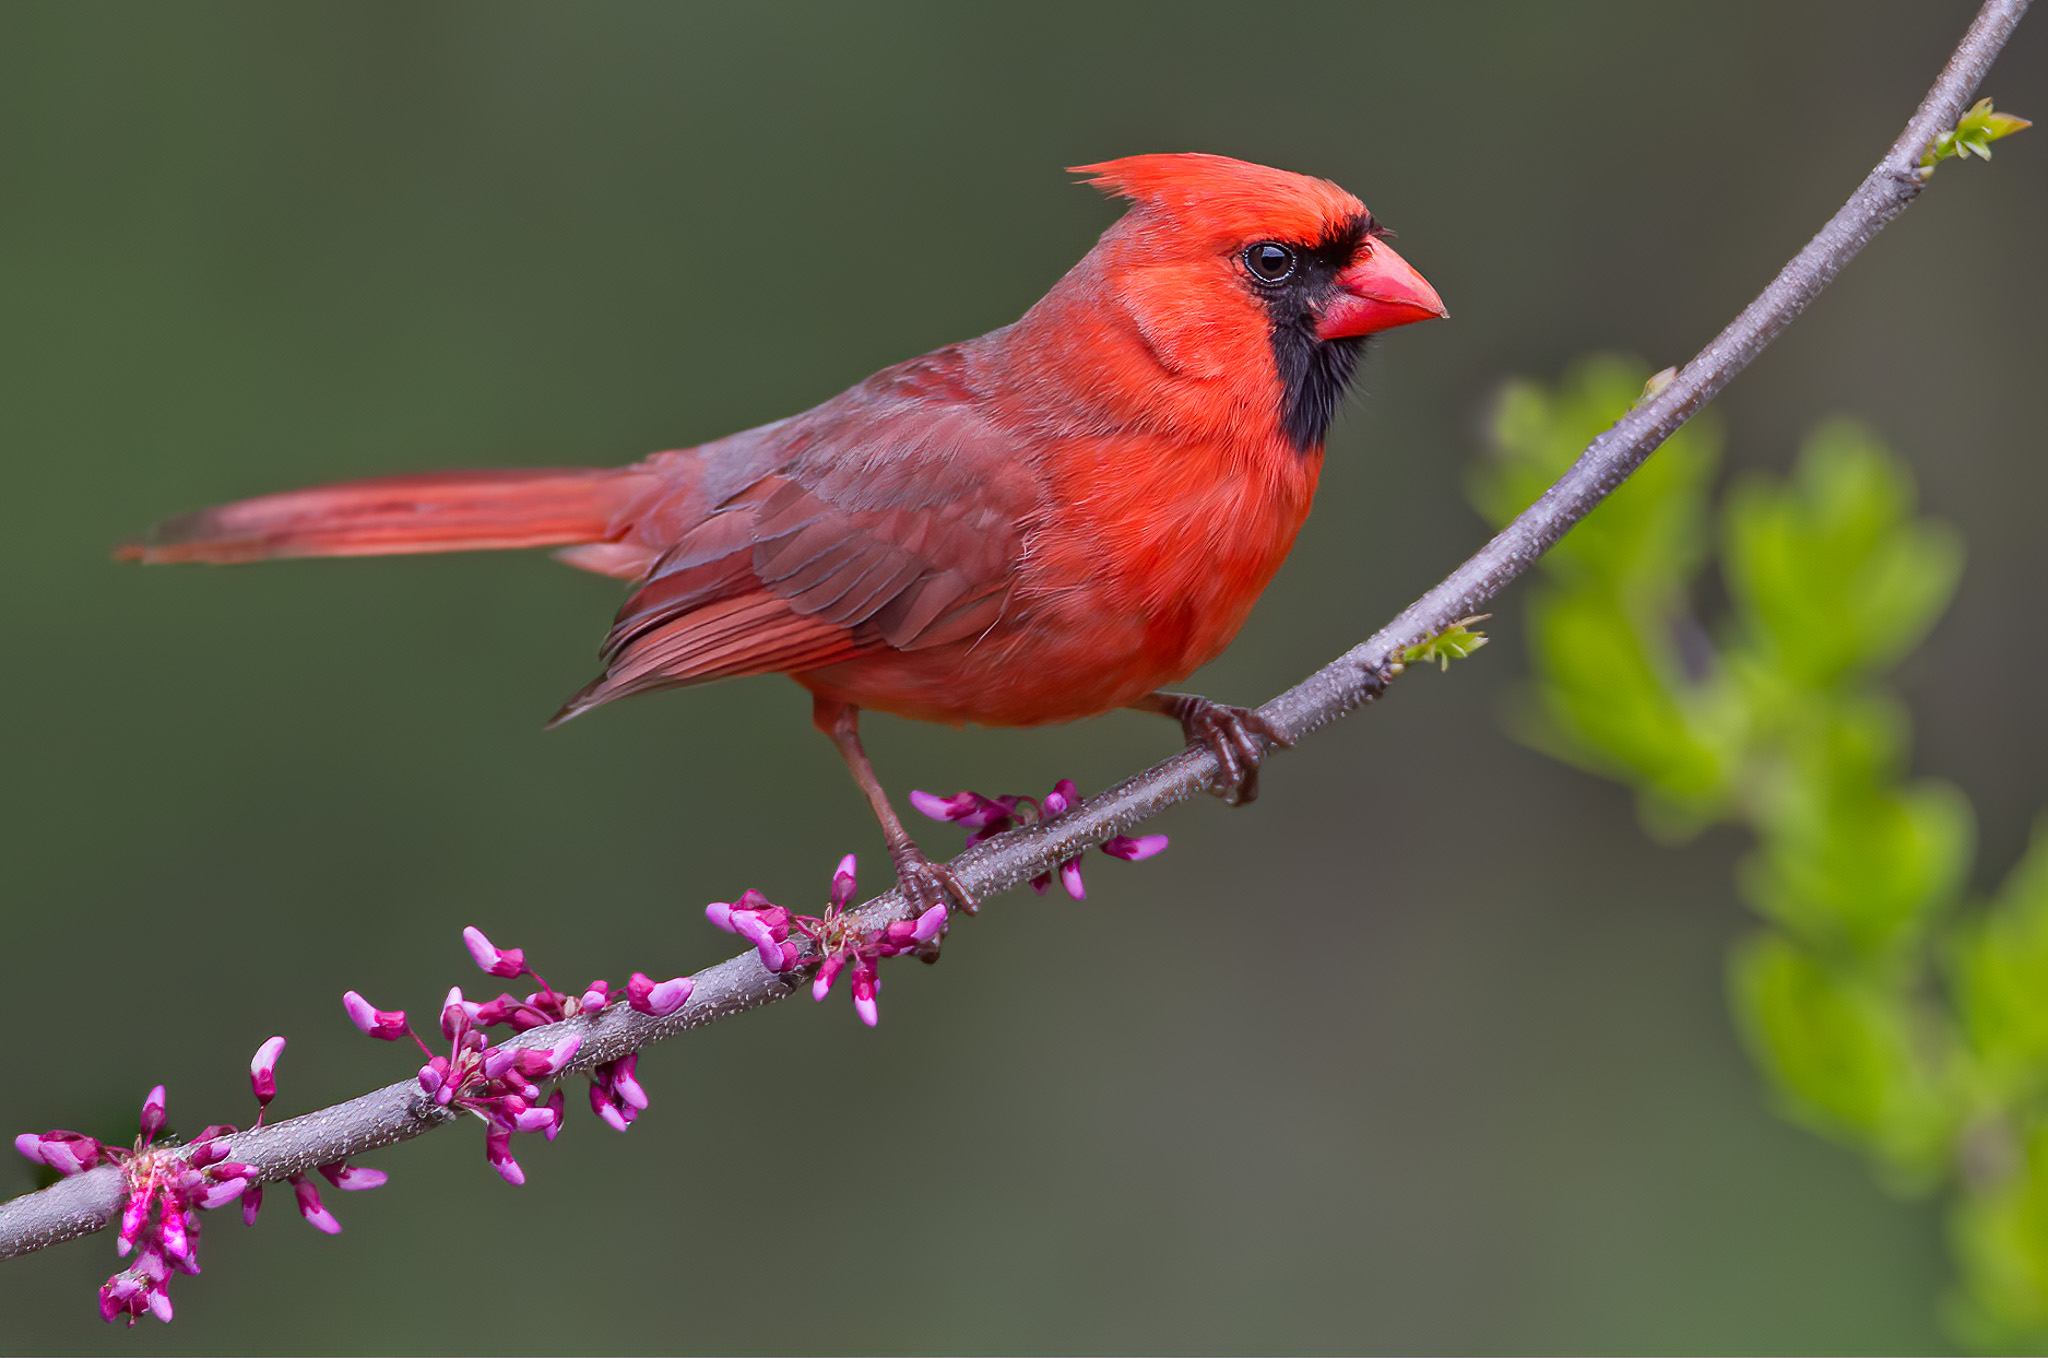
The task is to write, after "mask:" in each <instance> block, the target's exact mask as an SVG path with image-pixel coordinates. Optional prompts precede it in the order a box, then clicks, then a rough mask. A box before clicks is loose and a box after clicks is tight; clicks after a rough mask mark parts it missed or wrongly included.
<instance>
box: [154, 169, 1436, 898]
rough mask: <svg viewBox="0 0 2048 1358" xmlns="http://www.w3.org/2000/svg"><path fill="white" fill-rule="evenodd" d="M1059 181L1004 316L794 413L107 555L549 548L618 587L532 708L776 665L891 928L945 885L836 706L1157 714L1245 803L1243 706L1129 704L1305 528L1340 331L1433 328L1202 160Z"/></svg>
mask: <svg viewBox="0 0 2048 1358" xmlns="http://www.w3.org/2000/svg"><path fill="white" fill-rule="evenodd" d="M1073 172H1074V173H1079V174H1085V175H1087V176H1089V178H1088V180H1087V182H1088V183H1090V184H1092V185H1094V186H1096V187H1097V188H1100V189H1102V190H1104V191H1105V192H1107V193H1110V194H1113V195H1118V196H1121V197H1123V198H1126V199H1128V200H1130V202H1131V204H1132V206H1131V208H1130V210H1129V211H1128V212H1126V213H1125V214H1124V216H1123V217H1122V218H1121V219H1120V220H1118V221H1117V222H1116V223H1114V224H1113V225H1112V226H1111V227H1110V228H1109V229H1108V230H1107V231H1105V232H1104V233H1103V235H1102V239H1101V240H1100V241H1098V242H1097V243H1096V245H1095V248H1094V249H1092V250H1090V251H1089V252H1088V253H1087V255H1086V256H1084V257H1083V258H1082V260H1081V262H1080V263H1078V264H1076V265H1075V266H1074V267H1073V268H1072V269H1071V270H1069V271H1068V273H1067V275H1066V276H1065V277H1064V278H1062V279H1060V281H1059V282H1058V283H1056V284H1054V285H1053V288H1052V291H1050V292H1048V293H1047V294H1046V295H1045V296H1044V297H1043V298H1042V299H1040V301H1039V302H1038V304H1037V305H1035V306H1033V307H1032V308H1031V309H1030V310H1029V311H1027V312H1026V313H1025V314H1024V316H1023V318H1022V319H1021V320H1018V321H1016V322H1015V323H1014V324H1011V325H1006V326H1004V327H1002V328H1001V329H999V330H994V331H991V332H989V333H988V334H986V335H983V336H981V337H980V338H979V339H971V340H967V341H965V342H964V343H960V344H952V345H948V346H946V347H945V348H943V349H938V350H934V351H933V352H932V353H929V354H926V355H925V356H923V357H922V358H914V359H911V360H909V361H908V362H905V363H899V364H897V365H896V366H894V367H891V368H884V369H883V370H882V371H881V372H878V373H876V374H875V375H874V376H872V377H870V378H868V379H867V380H865V381H863V382H861V383H859V384H858V385H856V386H854V387H852V388H850V389H849V390H847V391H845V392H842V393H841V394H839V395H838V396H835V397H833V398H832V399H831V400H829V401H826V402H825V403H824V404H823V405H820V406H817V407H815V408H813V409H811V410H807V411H805V412H803V413H802V414H800V415H793V416H790V417H789V418H787V419H783V420H778V421H777V422H775V423H773V424H768V425H763V426H761V427H760V428H757V429H749V430H746V431H744V432H742V433H738V434H734V435H731V436H730V437H728V438H723V439H719V440H718V441H716V442H713V443H705V444H700V445H698V446H697V447H694V448H682V449H677V450H675V451H672V452H664V453H656V454H654V455H653V456H652V457H649V458H647V459H645V460H644V461H641V462H636V463H634V464H632V465H631V466H627V467H621V468H617V469H613V470H601V469H584V468H545V469H525V470H507V471H457V472H445V473H440V474H428V475H420V476H394V477H383V478H378V479H375V480H368V481H352V482H347V483H344V484H340V485H331V486H320V487H316V488H314V489H311V490H300V491H290V492H286V493H284V494H279V495H266V496H263V497H261V498H258V499H253V500H242V501H239V502H237V503H234V504H229V505H222V506H220V507H219V508H215V509H208V510H202V511H200V512H199V513H196V514H188V515H185V516H183V517H181V518H176V519H172V520H169V521H167V522H165V523H163V524H161V525H159V526H158V527H157V528H156V529H155V530H154V531H153V532H152V533H151V534H150V536H149V539H148V540H147V541H146V542H144V543H140V544H131V545H129V546H126V547H124V548H122V549H121V552H120V555H121V556H123V557H124V558H128V559H134V560H141V561H148V562H169V561H212V562H235V561H254V560H259V559H263V558H268V557H292V556H365V555H371V556H374V555H385V554H395V553H402V552H452V551H470V550H482V549H486V548H511V547H556V548H558V549H559V550H558V551H557V552H556V556H558V557H559V558H561V559H562V560H563V561H565V562H567V563H568V564H570V565H572V566H578V567H581V568H583V569H584V570H590V571H596V572H598V573H600V574H604V575H612V576H617V577H619V578H621V579H627V580H633V581H636V582H637V588H636V589H635V590H634V592H633V594H632V596H631V597H630V598H628V599H627V600H626V603H625V606H624V607H623V608H621V609H620V610H619V614H618V617H617V619H616V620H615V621H614V622H613V624H612V629H611V633H610V635H609V636H607V637H606V638H605V643H604V649H603V652H602V658H603V661H604V665H605V670H604V673H603V675H602V676H600V677H599V678H598V679H596V680H595V681H594V682H592V683H591V684H590V685H589V686H587V687H586V688H584V689H583V690H582V691H581V692H580V693H578V694H576V695H575V696H574V697H573V698H571V699H570V700H569V701H568V702H567V703H566V704H565V705H564V706H563V707H562V709H561V711H560V712H558V713H557V714H556V716H555V719H554V720H555V721H557V722H559V721H563V720H566V719H568V718H570V717H573V716H576V715H578V714H580V713H583V712H587V711H589V710H590V709H591V708H593V707H596V706H597V705H599V704H600V703H606V702H609V701H611V700H612V699H614V698H622V697H625V696H626V695H628V694H633V693H644V692H647V691H649V690H652V689H660V688H675V687H678V686H681V685H685V684H696V683H702V682H704V681H706V680H710V679H722V678H725V677H727V676H730V675H740V674H764V673H778V672H779V673H783V674H788V675H790V676H791V677H792V678H794V679H795V680H796V681H797V682H798V683H800V684H802V685H803V686H804V687H805V688H807V689H809V690H810V691H811V693H812V695H813V698H814V720H815V721H816V723H817V725H818V728H819V729H820V730H822V731H823V732H825V733H826V734H827V735H829V736H831V737H832V739H833V741H834V742H835V743H836V744H837V745H838V747H839V750H840V753H841V754H842V755H844V756H845V758H846V762H847V765H848V766H849V767H850V768H851V770H852V772H853V776H854V779H855V781H857V782H858V783H859V784H860V787H861V790H862V791H863V792H865V793H866V794H867V798H868V801H869V803H870V805H872V806H873V808H874V813H875V816H876V817H877V819H879V820H880V822H881V826H882V833H883V836H884V838H885V839H886V840H887V841H888V846H889V853H890V857H891V858H892V859H893V860H894V862H895V866H896V872H897V877H898V880H899V882H900V883H901V885H902V886H903V888H904V890H905V891H906V893H907V894H909V896H910V897H911V899H912V900H913V902H915V903H916V904H917V906H918V908H919V909H921V910H922V909H926V908H929V906H931V905H932V904H936V903H939V902H941V901H943V900H945V899H946V898H947V897H951V898H952V900H953V902H954V903H957V904H959V905H961V906H964V907H966V908H969V909H971V908H972V907H973V904H974V903H973V902H972V901H971V900H970V899H968V897H967V894H966V893H965V892H964V891H963V890H962V888H961V886H960V884H959V882H958V881H956V880H955V879H954V878H953V876H952V874H950V873H949V872H947V871H946V870H945V869H944V868H942V867H940V866H938V865H935V864H933V863H932V862H930V861H929V860H928V859H927V858H926V857H925V856H924V855H923V854H922V853H921V852H920V851H919V850H918V848H917V845H916V844H915V842H913V841H912V839H911V838H910V836H909V835H908V834H907V833H905V831H904V829H903V825H902V822H900V821H899V820H898V819H897V817H896V814H895V812H894V811H893V810H892V809H891V807H890V805H889V799H888V795H887V794H886V793H885V792H884V791H883V789H882V785H881V783H880V782H879V781H878V780H877V779H876V777H875V773H874V770H873V768H872V766H870V764H869V763H868V760H867V756H866V754H865V753H864V752H863V750H862V749H861V743H860V736H859V732H858V720H859V714H860V710H861V709H862V708H864V707H866V708H876V709H879V710H881V711H884V712H893V713H897V714H899V715H901V716H905V717H914V718H917V719H919V720H923V721H942V722H950V723H952V724H953V725H956V726H957V725H960V724H962V723H965V722H979V723H982V724H985V725H992V726H1029V725H1035V724H1038V723H1042V722H1064V721H1072V720H1074V719H1075V718H1078V717H1087V716H1093V715H1095V714H1097V713H1101V712H1107V711H1109V710H1110V709H1112V708H1117V707H1134V708H1141V709H1144V710H1146V711H1152V712H1160V713H1164V714H1166V715H1169V716H1172V717H1174V718H1176V719H1177V720H1178V721H1179V722H1180V724H1181V727H1182V731H1183V733H1184V734H1185V736H1186V737H1187V739H1188V740H1189V742H1190V743H1191V744H1192V743H1200V744H1203V745H1206V746H1208V747H1209V748H1211V749H1213V750H1214V751H1215V752H1216V755H1217V758H1218V761H1219V764H1220V767H1221V773H1220V775H1219V782H1218V788H1217V790H1218V791H1220V792H1223V793H1224V794H1225V795H1226V796H1229V797H1230V798H1231V799H1232V800H1238V801H1246V800H1250V798H1251V797H1252V796H1254V795H1256V792H1257V782H1256V779H1257V774H1258V762H1259V759H1260V757H1261V755H1262V754H1263V752H1264V749H1265V744H1266V742H1275V743H1284V742H1283V739H1282V733H1280V732H1278V731H1276V730H1273V729H1271V727H1270V726H1269V725H1268V724H1267V723H1265V722H1263V721H1261V720H1260V719H1259V718H1258V716H1257V715H1256V714H1255V713H1253V712H1250V711H1248V710H1246V709H1243V708H1238V707H1231V706H1227V705H1225V704H1221V703H1212V702H1210V701H1209V700H1207V699H1204V698H1199V697H1194V696H1192V695H1185V694H1176V693H1169V692H1165V691H1163V689H1162V687H1161V686H1162V685H1165V684H1170V683H1173V682H1174V681H1176V680H1179V679H1182V678H1184V677H1186V676H1187V675H1188V674H1189V673H1191V672H1192V671H1194V670H1195V669H1196V668H1197V667H1198V666H1200V665H1202V664H1203V663H1204V662H1206V661H1208V660H1209V659H1211V658H1212V657H1214V656H1216V655H1217V654H1219V653H1220V652H1221V651H1222V650H1223V648H1224V647H1225V646H1227V645H1228V644H1229V643H1230V641H1231V639H1232V638H1233V637H1234V636H1236V634H1237V630H1238V628H1239V626H1240V625H1242V624H1243V622H1244V620H1245V615H1246V614H1247V613H1248V612H1249V611H1250V609H1251V606H1252V603H1253V601H1254V600H1256V599H1257V598H1258V596H1259V594H1260V592H1261V591H1262V590H1264V589H1265V587H1266V583H1267V581H1269V580H1271V579H1272V578H1273V572H1274V571H1275V570H1277V569H1278V568H1279V566H1280V563H1281V561H1282V559H1283V558H1285V557H1286V555H1287V552H1288V549H1289V548H1290V547H1292V546H1293V544H1294V537H1295V534H1296V532H1297V531H1298V530H1299V529H1300V528H1301V525H1302V521H1303V520H1304V519H1305V518H1306V517H1307V515H1308V510H1309V501H1310V498H1311V497H1312V496H1313V495H1314V493H1315V488H1316V478H1317V474H1318V473H1319V472H1320V470H1321V467H1322V460H1323V435H1324V432H1325V430H1326V429H1327V428H1328V427H1329V424H1330V420H1331V418H1332V417H1333V416H1334V415H1335V413H1336V411H1337V408H1338V405H1339V404H1340V403H1341V401H1342V400H1343V397H1344V393H1345V390H1346V388H1347V387H1348V385H1349V384H1350V382H1351V378H1352V374H1353V371H1354V369H1355V367H1356V365H1357V362H1358V358H1359V353H1360V350H1361V348H1362V347H1363V343H1364V338H1365V337H1366V336H1367V335H1370V334H1373V333H1374V332H1376V331H1381V330H1386V329H1389V328H1391V327H1393V326H1397V325H1406V324H1407V323H1409V322H1410V321H1420V320H1427V319H1429V318H1431V317H1437V316H1443V315H1446V314H1447V313H1446V312H1445V310H1444V306H1443V303H1442V302H1441V301H1440V300H1439V299H1438V297H1437V295H1436V292H1435V290H1434V289H1432V288H1431V287H1430V285H1429V284H1428V283H1427V282H1425V281H1424V280H1423V278H1422V276H1421V275H1420V274H1418V273H1417V272H1416V271H1415V270H1414V269H1413V268H1411V267H1410V266H1409V264H1408V263H1407V261H1405V260H1403V259H1402V258H1401V256H1399V255H1398V254H1396V253H1394V251H1393V249H1392V248H1390V247H1389V246H1388V245H1387V243H1386V241H1385V239H1384V235H1385V233H1384V231H1383V229H1382V228H1381V227H1380V226H1379V225H1378V223H1376V222H1375V221H1374V219H1373V217H1372V214H1371V213H1369V212H1367V211H1366V209H1365V205H1364V204H1363V203H1361V202H1359V201H1358V199H1356V198H1354V197H1352V196H1351V195H1350V194H1349V193H1346V192H1345V191H1344V190H1343V189H1341V188H1339V187H1337V186H1336V185H1335V184H1332V183H1330V182H1329V181H1327V180H1323V179H1313V178H1309V177H1307V176H1304V175H1298V174H1291V173H1288V172H1287V171H1284V170H1275V169H1270V168H1268V167H1266V166H1263V165H1252V164H1247V163H1245V162H1243V161H1238V160H1230V159H1227V158H1225V157H1222V156H1213V155H1193V154H1190V155H1144V156H1130V157H1126V158H1124V159H1121V160H1111V161H1105V162H1103V163H1101V164H1099V165H1087V166H1081V167H1078V168H1077V169H1076V170H1075V171H1073Z"/></svg>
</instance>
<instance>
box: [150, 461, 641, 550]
mask: <svg viewBox="0 0 2048 1358" xmlns="http://www.w3.org/2000/svg"><path fill="white" fill-rule="evenodd" d="M645 476H646V473H643V472H635V471H633V470H631V469H620V470H616V471H613V470H601V469H597V468H583V467H546V468H531V469H522V470H514V471H461V472H436V473H429V474H427V475H421V476H386V477H378V478H376V479H373V480H368V481H348V482H343V483H341V484H339V485H331V486H315V487H313V488H311V489H309V490H295V491H286V492H284V493H282V494H278V495H264V496H259V497H257V498H256V499H253V500H238V501H236V502H235V503H233V504H226V505H218V506H216V507H214V508H212V509H202V510H200V511H199V512H198V513H196V514H186V515H182V516H180V517H179V518H175V519H168V520H166V521H164V522H163V523H160V524H158V525H157V526H156V527H155V528H154V529H153V530H151V532H150V534H149V536H148V538H147V539H146V540H144V541H142V542H131V543H127V544H125V545H123V546H122V547H121V548H120V549H119V550H118V551H117V552H116V553H115V555H116V556H117V557H118V558H119V559H121V560H125V561H143V562H151V563H157V562H174V561H208V562H218V563H227V562H236V561H261V560H264V559H266V558H270V557H288V556H393V555H399V554H403V553H411V552H466V551H484V550H488V549H492V548H514V547H563V546H575V545H579V544H585V543H598V542H604V541H607V540H608V539H610V538H612V537H613V536H614V535H615V529H614V526H613V520H614V518H615V517H617V515H618V513H619V511H620V510H621V509H622V508H623V507H624V506H625V505H626V504H627V503H628V502H629V501H630V500H631V499H632V498H633V496H634V495H635V493H636V492H637V491H638V490H639V489H641V483H642V481H643V480H644V478H645ZM621 527H623V525H621Z"/></svg>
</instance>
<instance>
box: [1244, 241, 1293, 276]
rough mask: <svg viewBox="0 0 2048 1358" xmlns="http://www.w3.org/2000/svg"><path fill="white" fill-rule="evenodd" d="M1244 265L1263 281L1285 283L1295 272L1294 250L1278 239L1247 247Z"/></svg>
mask: <svg viewBox="0 0 2048 1358" xmlns="http://www.w3.org/2000/svg"><path fill="white" fill-rule="evenodd" d="M1244 266H1245V267H1246V268H1247V269H1250V270H1251V271H1252V277H1254V278H1256V279H1258V280H1259V281H1260V282H1261V283H1285V282H1286V281H1287V280H1288V278H1290V277H1291V276H1292V275H1293V273H1294V251H1292V250H1290V249H1288V248H1287V247H1286V246H1284V245H1282V244H1281V243H1280V242H1278V241H1272V240H1262V241H1260V242H1259V243H1258V244H1257V245H1251V246H1247V247H1245V252H1244Z"/></svg>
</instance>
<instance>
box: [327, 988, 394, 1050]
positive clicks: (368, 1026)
mask: <svg viewBox="0 0 2048 1358" xmlns="http://www.w3.org/2000/svg"><path fill="white" fill-rule="evenodd" d="M341 1007H342V1008H343V1009H345V1010H347V1011H348V1019H349V1022H350V1023H353V1024H355V1025H356V1027H357V1028H359V1029H361V1030H362V1031H363V1032H364V1033H366V1034H368V1035H369V1036H371V1037H374V1038H377V1039H379V1040H380V1041H384V1042H396V1041H398V1039H399V1038H401V1037H404V1036H405V1033H406V1027H405V1011H404V1010H403V1009H388V1010H387V1009H379V1008H377V1007H376V1006H375V1005H373V1004H371V1003H370V1002H369V1001H368V1000H366V999H364V998H363V997H362V996H361V995H358V994H357V993H356V992H355V991H353V990H351V991H348V992H347V993H346V994H344V995H343V996H342V997H341Z"/></svg>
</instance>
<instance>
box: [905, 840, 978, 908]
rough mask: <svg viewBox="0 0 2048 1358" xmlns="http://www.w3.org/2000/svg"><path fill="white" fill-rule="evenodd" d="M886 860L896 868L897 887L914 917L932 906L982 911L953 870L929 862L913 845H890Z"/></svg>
mask: <svg viewBox="0 0 2048 1358" xmlns="http://www.w3.org/2000/svg"><path fill="white" fill-rule="evenodd" d="M889 857H890V859H891V860H892V861H893V862H894V863H895V865H896V886H897V888H898V889H899V890H900V891H902V892H903V895H904V899H906V900H908V901H909V902H910V908H911V911H912V913H913V915H922V914H923V913H924V912H925V911H927V910H929V909H931V908H932V907H933V906H935V905H943V906H945V907H946V908H947V910H948V911H952V910H964V911H966V912H967V913H968V914H970V915H972V914H974V913H975V912H977V911H978V910H980V909H981V902H980V901H977V900H975V899H974V895H973V893H971V892H970V891H968V889H967V888H966V887H965V886H963V885H961V882H960V878H959V877H958V876H956V875H955V874H954V872H953V869H951V868H950V867H947V866H946V865H945V864H944V863H934V862H932V860H931V859H929V858H926V857H925V856H924V850H922V849H920V848H918V847H917V846H916V845H915V844H908V843H906V844H902V845H894V846H891V848H890V850H889Z"/></svg>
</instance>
